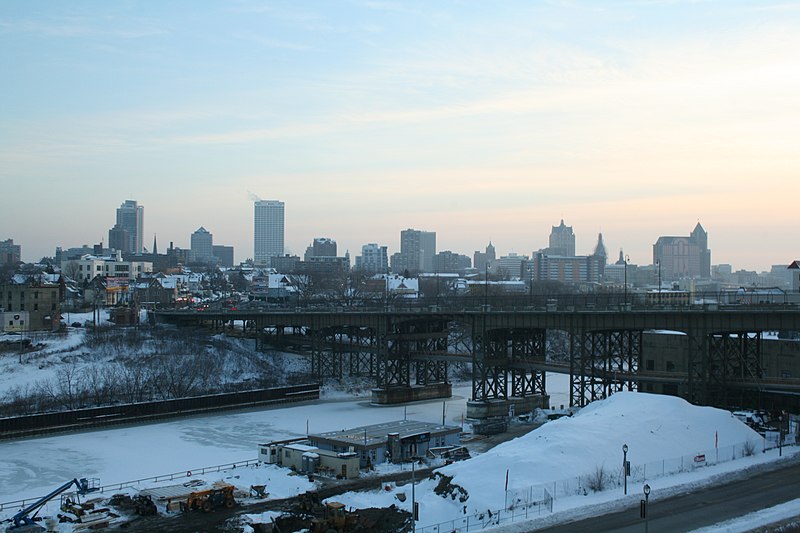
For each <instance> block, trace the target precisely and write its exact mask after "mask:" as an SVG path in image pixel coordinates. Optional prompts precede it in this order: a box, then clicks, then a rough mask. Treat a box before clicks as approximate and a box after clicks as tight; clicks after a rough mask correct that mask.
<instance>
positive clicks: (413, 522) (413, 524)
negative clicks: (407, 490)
mask: <svg viewBox="0 0 800 533" xmlns="http://www.w3.org/2000/svg"><path fill="white" fill-rule="evenodd" d="M416 464H417V459H416V457H412V458H411V530H412V531H413V532H414V533H416V531H417V499H416V494H415V490H414V489H415V487H416V484H417V483H416V479H415V477H414V468H415V465H416Z"/></svg>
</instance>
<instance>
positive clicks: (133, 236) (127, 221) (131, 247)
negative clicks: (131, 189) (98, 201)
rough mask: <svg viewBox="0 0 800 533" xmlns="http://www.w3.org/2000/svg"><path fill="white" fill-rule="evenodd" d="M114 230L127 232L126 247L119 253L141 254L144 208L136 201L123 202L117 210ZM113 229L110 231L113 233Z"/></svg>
mask: <svg viewBox="0 0 800 533" xmlns="http://www.w3.org/2000/svg"><path fill="white" fill-rule="evenodd" d="M114 228H117V230H118V229H123V230H125V231H127V232H128V242H127V246H126V247H125V248H122V249H120V250H121V251H123V252H133V253H136V254H140V253H142V248H143V247H142V238H143V237H144V233H143V228H144V206H141V205H139V204H138V203H137V202H136V200H125V202H123V204H122V205H121V206H119V208H118V209H117V225H116V226H114ZM114 228H112V231H114ZM109 233H110V232H109ZM109 238H110V235H109Z"/></svg>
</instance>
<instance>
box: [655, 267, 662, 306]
mask: <svg viewBox="0 0 800 533" xmlns="http://www.w3.org/2000/svg"><path fill="white" fill-rule="evenodd" d="M656 265H657V266H658V303H659V305H660V304H661V259H656Z"/></svg>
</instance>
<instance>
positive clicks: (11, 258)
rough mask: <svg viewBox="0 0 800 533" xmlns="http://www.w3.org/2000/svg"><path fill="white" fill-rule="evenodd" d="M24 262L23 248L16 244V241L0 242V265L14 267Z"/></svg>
mask: <svg viewBox="0 0 800 533" xmlns="http://www.w3.org/2000/svg"><path fill="white" fill-rule="evenodd" d="M21 260H22V246H20V245H19V244H14V239H6V240H5V241H0V265H13V264H16V263H19V262H20V261H21Z"/></svg>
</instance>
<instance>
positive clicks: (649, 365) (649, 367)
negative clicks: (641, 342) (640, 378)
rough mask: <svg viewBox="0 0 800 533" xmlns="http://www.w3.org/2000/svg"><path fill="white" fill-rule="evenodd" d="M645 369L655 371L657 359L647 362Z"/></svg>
mask: <svg viewBox="0 0 800 533" xmlns="http://www.w3.org/2000/svg"><path fill="white" fill-rule="evenodd" d="M645 368H646V369H647V370H655V369H656V361H655V359H648V360H647V361H646V362H645Z"/></svg>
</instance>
